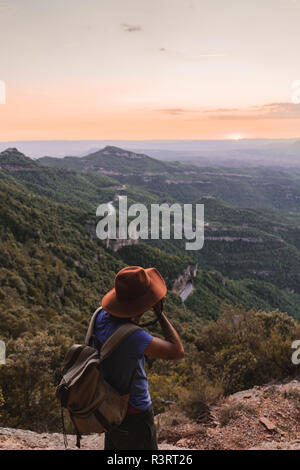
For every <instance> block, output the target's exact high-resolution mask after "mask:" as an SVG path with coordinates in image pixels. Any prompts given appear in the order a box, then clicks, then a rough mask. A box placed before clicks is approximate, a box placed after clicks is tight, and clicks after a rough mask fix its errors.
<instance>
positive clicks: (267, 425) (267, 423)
mask: <svg viewBox="0 0 300 470" xmlns="http://www.w3.org/2000/svg"><path fill="white" fill-rule="evenodd" d="M259 421H260V422H261V423H262V424H263V425H264V426H265V428H266V429H267V430H268V431H270V432H273V431H276V426H275V424H273V423H272V421H270V420H269V419H268V418H265V417H261V418H259Z"/></svg>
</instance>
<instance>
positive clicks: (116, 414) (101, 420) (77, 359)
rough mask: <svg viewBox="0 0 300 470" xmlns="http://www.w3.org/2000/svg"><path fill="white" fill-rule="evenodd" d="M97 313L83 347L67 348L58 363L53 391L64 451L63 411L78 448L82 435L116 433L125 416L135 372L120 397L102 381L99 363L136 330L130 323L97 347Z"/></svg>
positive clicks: (65, 441) (100, 364) (96, 312)
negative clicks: (56, 399) (58, 380)
mask: <svg viewBox="0 0 300 470" xmlns="http://www.w3.org/2000/svg"><path fill="white" fill-rule="evenodd" d="M101 309H102V307H99V308H98V309H97V310H96V311H95V312H94V314H93V316H92V318H91V321H90V324H89V328H88V331H87V334H86V337H85V341H84V344H74V345H73V346H71V348H70V349H69V351H68V352H67V354H66V357H65V359H64V361H63V363H62V371H61V374H62V378H61V381H60V383H59V385H58V386H57V387H56V391H55V395H56V397H57V398H58V400H59V401H60V404H61V418H62V429H63V435H64V444H65V447H66V448H67V444H68V443H67V438H66V431H65V425H64V414H63V411H64V410H63V409H64V408H66V409H67V410H68V412H69V416H70V419H71V421H72V423H73V425H74V428H75V432H76V435H77V441H76V446H77V447H79V448H80V440H81V436H82V434H91V433H102V432H107V433H110V432H111V431H112V430H117V429H118V426H119V425H120V424H121V423H122V421H123V419H124V418H125V415H126V412H127V407H128V401H129V392H130V388H131V384H132V381H133V377H134V374H135V371H134V373H133V375H132V377H131V380H130V387H129V391H128V393H127V394H125V395H121V394H120V393H119V392H118V391H117V390H116V389H115V388H113V387H112V386H111V385H110V384H109V383H108V382H107V381H106V380H105V379H104V377H103V371H102V362H103V360H104V359H106V358H107V357H108V356H109V355H110V354H111V353H112V352H113V351H114V350H115V349H116V348H117V346H118V345H119V344H120V343H121V342H122V341H123V340H124V339H125V338H127V336H128V335H129V334H130V333H132V332H133V331H135V330H137V329H140V327H139V326H137V325H135V324H134V323H130V322H128V323H124V324H122V325H121V326H119V327H118V328H117V329H116V330H115V331H114V333H113V334H112V335H111V336H110V337H109V338H108V339H107V340H106V341H105V342H104V343H103V345H102V346H101V344H100V343H99V342H98V341H97V338H96V337H95V334H94V325H95V320H96V317H97V314H98V313H99V311H100V310H101ZM119 432H122V431H121V430H119ZM123 432H124V431H123Z"/></svg>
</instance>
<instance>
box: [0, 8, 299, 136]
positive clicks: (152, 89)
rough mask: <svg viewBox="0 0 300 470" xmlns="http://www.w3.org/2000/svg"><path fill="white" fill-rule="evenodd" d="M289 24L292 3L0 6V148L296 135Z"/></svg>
mask: <svg viewBox="0 0 300 470" xmlns="http://www.w3.org/2000/svg"><path fill="white" fill-rule="evenodd" d="M299 16H300V2H298V0H260V1H258V0H255V1H250V0H247V1H245V2H240V1H238V0H228V2H226V5H225V4H224V2H223V0H211V1H210V2H207V1H201V2H199V1H194V0H173V1H172V10H170V8H169V2H168V1H167V0H159V1H158V0H153V2H151V4H149V2H148V1H147V0H111V1H110V2H107V3H106V2H101V3H100V2H98V1H96V0H72V1H71V0H65V2H63V3H62V2H59V1H58V0H53V2H52V3H51V4H49V3H48V2H45V1H40V2H39V3H38V4H37V2H36V1H35V0H27V2H26V6H25V5H24V3H23V2H22V1H21V0H10V1H8V0H0V26H1V28H0V54H1V60H2V70H1V76H0V83H2V85H3V86H2V94H3V93H5V96H4V95H3V96H2V99H1V96H0V139H1V142H3V141H19V140H21V141H24V140H26V141H33V140H34V141H41V140H43V141H46V140H47V141H53V140H74V138H75V139H78V137H80V140H123V141H124V140H126V141H153V140H164V141H169V140H180V141H182V140H184V141H186V140H189V141H191V140H199V141H208V140H213V141H222V140H236V141H240V140H249V139H250V140H257V139H274V138H277V139H298V138H300V126H299V120H300V72H299V67H298V62H299V58H298V49H297V44H299V41H300V30H299V28H298V18H299ZM53 31H55V34H53ZM1 39H2V40H1ZM174 137H175V139H174Z"/></svg>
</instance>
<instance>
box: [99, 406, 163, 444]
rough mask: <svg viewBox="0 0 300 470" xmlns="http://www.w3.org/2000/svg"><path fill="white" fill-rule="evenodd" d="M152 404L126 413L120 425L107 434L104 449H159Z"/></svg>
mask: <svg viewBox="0 0 300 470" xmlns="http://www.w3.org/2000/svg"><path fill="white" fill-rule="evenodd" d="M157 449H158V447H157V440H156V429H155V425H154V415H153V409H152V406H150V408H148V409H147V410H145V411H142V412H141V413H137V414H129V415H126V417H125V419H124V421H123V422H122V423H121V424H120V426H119V427H118V428H117V429H116V430H113V431H111V432H110V433H106V434H105V443H104V450H157Z"/></svg>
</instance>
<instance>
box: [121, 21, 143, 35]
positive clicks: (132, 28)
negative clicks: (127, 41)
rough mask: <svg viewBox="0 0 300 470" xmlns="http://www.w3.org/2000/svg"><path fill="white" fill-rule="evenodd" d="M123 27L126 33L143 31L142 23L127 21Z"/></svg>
mask: <svg viewBox="0 0 300 470" xmlns="http://www.w3.org/2000/svg"><path fill="white" fill-rule="evenodd" d="M121 27H122V29H123V31H126V33H138V32H140V31H142V29H143V28H142V27H141V26H140V25H138V24H137V25H132V24H127V23H122V24H121Z"/></svg>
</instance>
